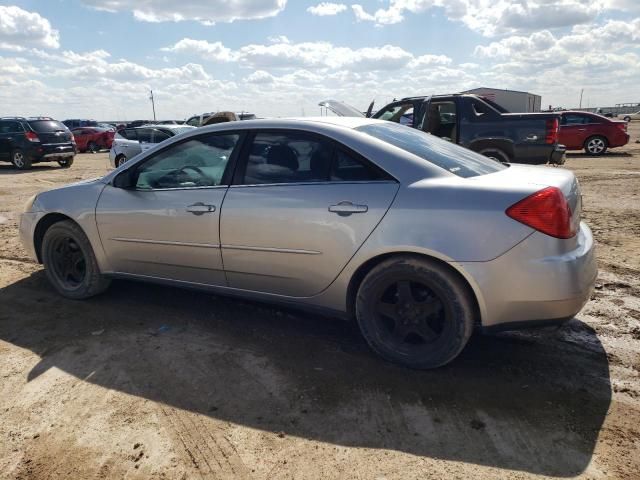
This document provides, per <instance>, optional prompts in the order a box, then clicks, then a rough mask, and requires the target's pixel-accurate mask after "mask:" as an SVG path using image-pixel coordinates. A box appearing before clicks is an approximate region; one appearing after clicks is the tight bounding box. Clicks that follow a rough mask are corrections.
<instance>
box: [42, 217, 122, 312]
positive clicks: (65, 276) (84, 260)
mask: <svg viewBox="0 0 640 480" xmlns="http://www.w3.org/2000/svg"><path fill="white" fill-rule="evenodd" d="M42 262H43V263H44V267H45V272H46V274H47V278H48V279H49V281H50V282H51V284H52V285H53V287H54V288H55V289H56V290H57V291H58V293H60V294H61V295H62V296H64V297H67V298H71V299H74V300H81V299H84V298H89V297H92V296H94V295H97V294H99V293H102V292H103V291H105V290H106V289H107V288H108V287H109V284H110V283H111V281H110V280H109V279H107V278H105V277H103V276H102V275H101V274H100V269H99V268H98V262H97V261H96V257H95V255H94V253H93V249H92V248H91V244H90V243H89V239H88V238H87V236H86V235H85V234H84V232H83V231H82V229H81V228H80V227H79V226H78V225H77V224H76V223H74V222H72V221H71V220H65V221H62V222H58V223H54V224H53V225H52V226H51V227H49V229H48V230H47V231H46V232H45V234H44V239H43V241H42Z"/></svg>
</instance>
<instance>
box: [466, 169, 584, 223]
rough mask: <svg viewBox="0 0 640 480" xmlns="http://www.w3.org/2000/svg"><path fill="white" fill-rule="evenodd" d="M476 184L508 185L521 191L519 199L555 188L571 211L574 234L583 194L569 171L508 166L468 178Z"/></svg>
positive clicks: (489, 185) (578, 221) (496, 186)
mask: <svg viewBox="0 0 640 480" xmlns="http://www.w3.org/2000/svg"><path fill="white" fill-rule="evenodd" d="M468 180H469V181H470V182H474V183H476V184H478V185H482V186H487V187H492V186H495V188H505V186H509V187H511V188H513V189H514V190H518V191H521V192H523V193H522V198H525V197H526V196H527V195H530V194H533V193H535V192H538V191H540V190H542V189H544V188H547V187H556V188H558V189H559V190H560V191H561V192H562V194H563V195H564V197H565V199H566V200H567V203H568V204H569V207H570V208H571V224H572V226H573V227H574V229H575V230H576V231H577V230H579V227H580V218H581V214H582V193H581V191H580V184H579V183H578V179H577V178H576V176H575V175H574V174H573V172H571V171H570V170H566V169H564V168H554V167H545V166H541V165H531V166H530V165H519V164H511V165H510V167H509V168H506V169H504V170H500V171H498V172H495V173H491V174H488V175H481V176H477V177H471V178H469V179H468Z"/></svg>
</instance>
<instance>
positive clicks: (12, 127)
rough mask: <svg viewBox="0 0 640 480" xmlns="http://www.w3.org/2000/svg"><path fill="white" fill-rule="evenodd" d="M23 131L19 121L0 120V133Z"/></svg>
mask: <svg viewBox="0 0 640 480" xmlns="http://www.w3.org/2000/svg"><path fill="white" fill-rule="evenodd" d="M20 132H24V128H22V125H21V124H20V122H8V121H6V120H5V121H2V122H0V133H20Z"/></svg>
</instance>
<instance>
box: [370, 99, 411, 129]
mask: <svg viewBox="0 0 640 480" xmlns="http://www.w3.org/2000/svg"><path fill="white" fill-rule="evenodd" d="M375 117H376V118H377V119H379V120H388V121H390V122H395V123H400V124H402V125H409V126H413V103H401V104H397V105H392V106H390V107H388V108H386V109H384V110H383V111H382V112H380V113H378V114H376V116H375Z"/></svg>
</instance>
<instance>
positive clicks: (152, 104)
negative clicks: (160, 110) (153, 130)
mask: <svg viewBox="0 0 640 480" xmlns="http://www.w3.org/2000/svg"><path fill="white" fill-rule="evenodd" d="M149 92H150V93H151V95H150V96H149V100H151V108H153V121H154V122H155V121H156V103H155V101H154V100H153V90H149Z"/></svg>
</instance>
